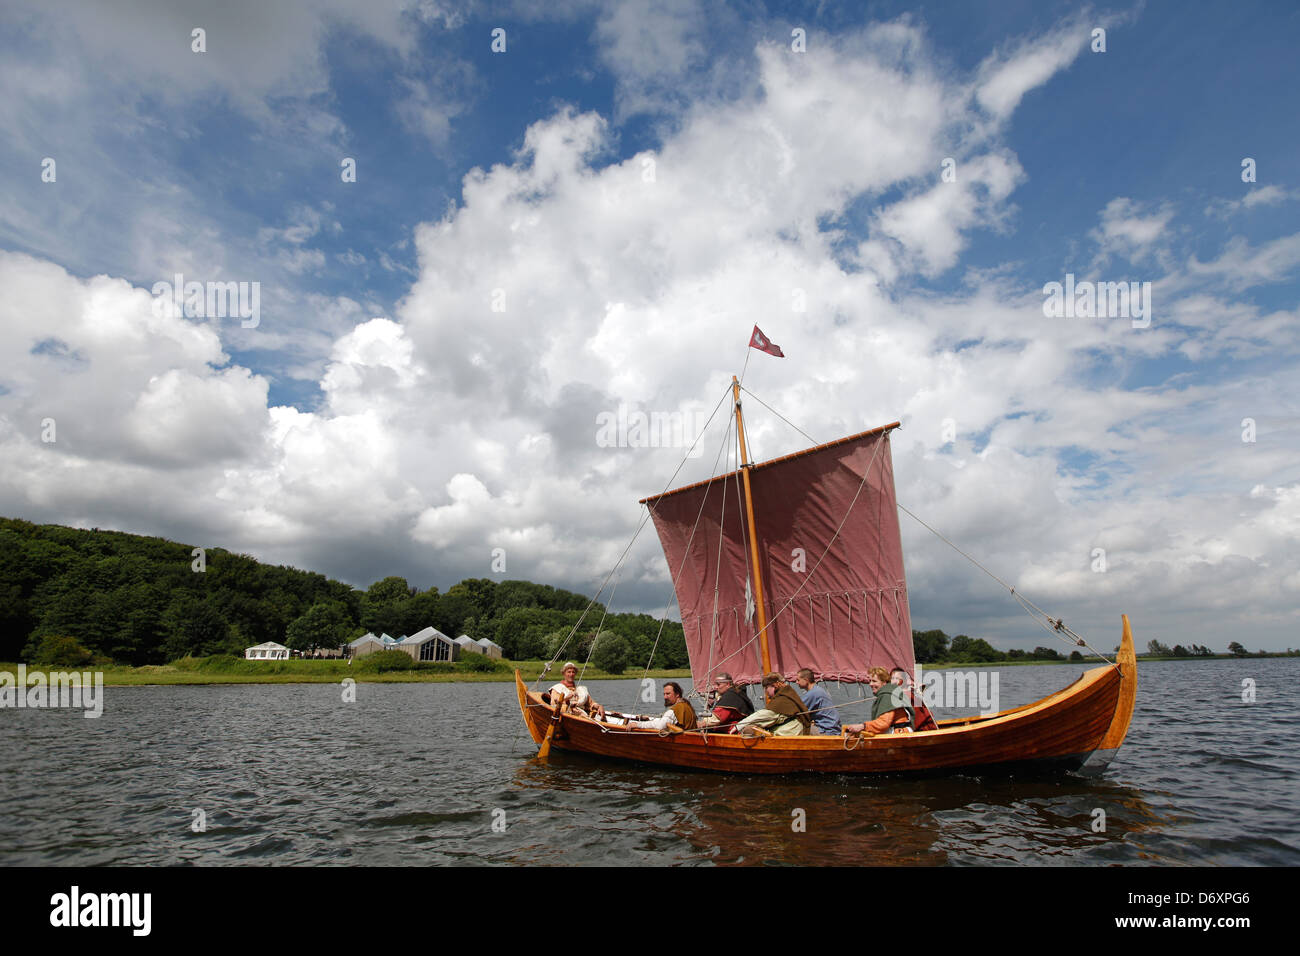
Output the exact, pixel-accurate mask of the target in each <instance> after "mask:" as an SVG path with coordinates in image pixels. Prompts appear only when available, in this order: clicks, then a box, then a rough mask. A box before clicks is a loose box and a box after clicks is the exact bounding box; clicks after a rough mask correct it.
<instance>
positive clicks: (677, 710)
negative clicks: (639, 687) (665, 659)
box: [627, 680, 695, 730]
mask: <svg viewBox="0 0 1300 956" xmlns="http://www.w3.org/2000/svg"><path fill="white" fill-rule="evenodd" d="M664 706H665V707H667V708H668V709H667V710H665V711H664V713H663V716H662V717H656V718H653V719H652V718H650V717H640V716H638V717H632V718H629V719H628V722H627V725H628V726H629V727H633V728H636V727H642V728H645V729H647V730H666V729H667V728H669V727H678V728H680V729H682V730H694V729H695V708H694V707H692V706H691V705H690V702H689V701H687V700H686V698H685V697H683V696H682V685H681V684H679V683H677V682H676V681H673V680H670V681H669V682H668V683H666V684H664Z"/></svg>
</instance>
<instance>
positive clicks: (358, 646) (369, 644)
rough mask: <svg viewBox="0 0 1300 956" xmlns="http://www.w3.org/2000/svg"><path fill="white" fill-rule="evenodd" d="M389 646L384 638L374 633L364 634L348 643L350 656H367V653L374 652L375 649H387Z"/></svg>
mask: <svg viewBox="0 0 1300 956" xmlns="http://www.w3.org/2000/svg"><path fill="white" fill-rule="evenodd" d="M387 647H388V645H387V644H385V643H384V642H383V641H382V640H380V639H379V638H377V637H375V635H373V634H363V635H361V636H360V637H358V638H357V639H356V640H355V641H352V642H351V643H349V644H348V656H349V657H365V656H366V655H367V654H373V653H374V652H375V651H382V650H386V649H387Z"/></svg>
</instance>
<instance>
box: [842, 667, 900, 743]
mask: <svg viewBox="0 0 1300 956" xmlns="http://www.w3.org/2000/svg"><path fill="white" fill-rule="evenodd" d="M867 683H868V684H870V685H871V689H872V690H873V691H875V692H876V699H875V701H874V703H873V704H872V708H871V720H869V721H867V722H866V723H863V724H845V725H844V732H845V733H846V734H859V735H861V736H863V737H874V736H876V735H877V734H884V733H889V732H890V731H891V730H893V731H894V732H896V733H910V732H911V730H912V721H913V714H912V708H911V707H910V705H908V703H907V693H906V691H904V690H903V688H901V687H899V686H898V685H897V684H894V683H891V682H890V680H889V671H887V670H885V669H884V668H883V667H873V668H871V670H869V671H867Z"/></svg>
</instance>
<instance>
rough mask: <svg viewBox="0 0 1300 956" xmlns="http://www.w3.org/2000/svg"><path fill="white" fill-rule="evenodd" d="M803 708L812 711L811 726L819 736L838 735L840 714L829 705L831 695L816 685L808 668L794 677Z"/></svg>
mask: <svg viewBox="0 0 1300 956" xmlns="http://www.w3.org/2000/svg"><path fill="white" fill-rule="evenodd" d="M795 682H796V683H797V684H798V685H799V696H800V697H802V698H803V703H804V706H805V707H807V708H808V709H809V710H810V711H812V718H813V724H814V725H815V726H816V727H817V733H819V734H838V733H839V732H840V714H839V711H837V710H836V709H835V705H834V704H832V703H831V695H830V694H828V693H826V688H825V687H822V686H821V685H820V684H818V683H817V681H816V679H815V678H814V677H813V672H812V670H811V669H810V668H807V667H805V668H802V669H801V670H800V671H799V673H798V675H797V676H796V677H795Z"/></svg>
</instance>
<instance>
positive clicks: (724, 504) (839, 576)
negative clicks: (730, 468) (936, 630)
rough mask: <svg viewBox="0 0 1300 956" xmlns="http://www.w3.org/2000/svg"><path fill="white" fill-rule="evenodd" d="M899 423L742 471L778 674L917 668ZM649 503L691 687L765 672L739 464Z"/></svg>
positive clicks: (857, 678)
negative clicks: (896, 456)
mask: <svg viewBox="0 0 1300 956" xmlns="http://www.w3.org/2000/svg"><path fill="white" fill-rule="evenodd" d="M895 427H897V424H896V423H895V424H894V425H888V426H885V427H884V428H878V429H873V430H872V431H868V432H862V433H861V434H858V435H851V436H849V437H848V438H843V439H840V440H839V441H835V442H831V443H829V444H826V445H819V446H818V447H816V448H811V449H808V450H807V451H803V452H797V453H796V454H793V455H787V456H786V457H784V458H777V459H774V460H772V461H768V462H761V463H758V464H755V465H753V466H752V468H751V471H750V483H751V487H752V489H753V498H754V522H755V524H756V526H757V538H758V546H759V560H760V562H761V564H762V577H763V587H764V598H765V602H766V608H767V618H768V629H767V643H768V649H769V653H770V656H771V664H772V669H773V670H775V671H778V672H780V673H781V674H782V675H784V676H785V677H786V678H787V679H790V680H792V679H793V678H794V675H795V672H796V671H798V670H799V668H801V667H810V668H812V669H813V671H815V672H816V673H817V676H818V679H820V680H834V681H844V682H851V683H864V682H865V681H866V680H867V671H868V669H869V668H871V667H876V666H880V667H884V668H886V669H889V668H892V667H895V666H898V667H902V668H904V669H906V670H907V672H908V673H909V674H910V673H912V672H913V670H914V663H915V662H914V660H913V652H912V622H911V615H910V614H909V613H908V607H907V582H906V580H905V578H904V574H903V546H902V542H901V540H900V538H899V532H898V509H897V505H896V502H895V497H894V470H893V463H892V460H891V458H890V453H889V431H890V429H892V428H895ZM864 476H865V480H864ZM644 500H645V503H646V504H648V506H649V508H650V513H651V515H652V517H653V518H654V523H655V529H656V530H657V531H658V532H659V541H660V543H661V544H662V545H663V548H664V555H665V557H666V558H667V559H668V569H669V573H670V574H672V575H673V576H674V578H675V586H676V590H677V601H678V604H679V606H680V608H681V614H682V625H683V627H684V628H685V630H686V647H687V650H688V651H689V652H690V657H691V677H692V679H693V680H694V682H695V686H696V687H697V688H699V689H701V690H705V689H707V688H708V687H710V686H711V682H712V677H713V675H714V674H717V673H720V672H723V671H725V672H727V673H730V674H731V675H732V676H733V677H734V678H735V679H736V680H737V681H738V682H740V683H756V682H758V681H760V680H761V679H762V669H761V663H760V651H759V641H758V640H757V638H756V635H757V633H758V616H757V614H753V615H752V617H751V616H750V615H749V614H748V613H747V607H746V584H747V582H749V581H751V580H752V577H751V575H750V570H749V550H748V545H747V543H746V538H745V501H744V488H743V483H742V480H741V477H740V473H739V472H731V473H730V474H727V475H723V476H719V477H717V478H713V479H711V480H710V481H707V482H700V483H698V484H694V485H688V486H686V487H684V488H678V489H676V490H674V491H670V492H667V493H666V494H663V495H660V496H658V497H654V498H647V499H644ZM697 519H698V522H699V523H698V526H697V524H696V522H697ZM692 532H693V533H692Z"/></svg>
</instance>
